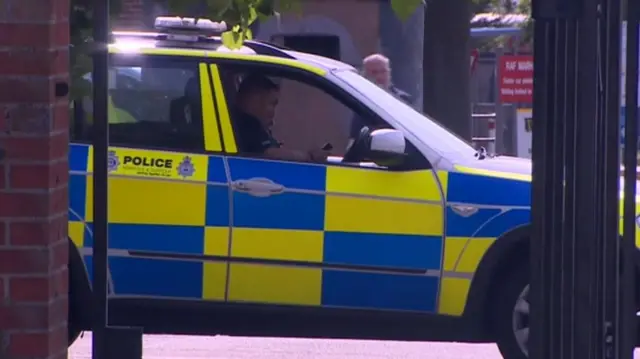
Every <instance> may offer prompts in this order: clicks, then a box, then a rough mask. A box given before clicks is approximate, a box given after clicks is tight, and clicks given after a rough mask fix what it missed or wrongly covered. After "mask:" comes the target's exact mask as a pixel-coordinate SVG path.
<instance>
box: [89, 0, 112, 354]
mask: <svg viewBox="0 0 640 359" xmlns="http://www.w3.org/2000/svg"><path fill="white" fill-rule="evenodd" d="M93 14H94V15H93V41H94V44H95V46H94V53H93V73H92V79H93V196H94V197H93V217H94V222H93V295H94V304H95V307H94V314H95V317H94V322H93V337H92V339H93V346H92V349H93V353H92V354H93V358H94V359H107V358H106V356H107V344H106V342H107V340H106V327H107V324H108V319H107V318H108V298H107V296H108V288H107V286H108V265H107V262H108V253H107V250H108V247H109V245H108V240H109V236H108V226H107V224H108V218H107V213H108V212H107V205H108V204H107V198H108V194H107V191H108V182H107V176H108V170H107V166H108V165H107V160H108V151H109V149H108V146H109V126H108V118H107V113H108V100H107V96H108V94H107V86H108V78H109V69H108V62H109V59H108V50H107V44H108V42H109V0H93Z"/></svg>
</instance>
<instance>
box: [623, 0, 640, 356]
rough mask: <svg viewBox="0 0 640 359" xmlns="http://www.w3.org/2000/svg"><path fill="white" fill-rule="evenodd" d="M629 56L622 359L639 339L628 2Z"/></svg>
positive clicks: (634, 95) (634, 78) (632, 32)
mask: <svg viewBox="0 0 640 359" xmlns="http://www.w3.org/2000/svg"><path fill="white" fill-rule="evenodd" d="M626 10H627V16H626V19H627V43H626V48H627V53H626V70H625V71H626V82H625V90H626V91H625V92H626V98H625V106H626V109H625V117H626V121H625V131H624V150H623V157H624V163H623V164H624V167H625V171H624V205H623V206H624V209H623V241H622V256H623V258H622V263H623V270H622V281H621V284H622V303H621V304H622V305H621V313H620V316H621V322H622V324H621V326H620V329H619V330H620V334H621V335H620V336H621V341H622V343H621V345H620V351H619V353H620V356H619V357H620V358H633V352H634V348H635V343H636V337H637V326H636V323H637V317H636V300H637V298H636V292H637V288H636V269H635V255H634V254H635V253H636V251H637V249H636V226H637V225H636V220H635V217H636V193H637V188H636V178H637V170H636V167H637V166H638V162H637V155H638V55H639V48H638V42H639V41H640V39H639V38H638V31H639V26H640V25H639V22H640V2H639V1H637V0H628V1H627V8H626Z"/></svg>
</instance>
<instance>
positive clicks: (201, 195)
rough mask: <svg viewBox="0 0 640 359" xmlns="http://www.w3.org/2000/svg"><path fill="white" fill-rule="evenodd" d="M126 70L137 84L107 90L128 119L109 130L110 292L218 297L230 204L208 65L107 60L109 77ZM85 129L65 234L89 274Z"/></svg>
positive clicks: (75, 151)
mask: <svg viewBox="0 0 640 359" xmlns="http://www.w3.org/2000/svg"><path fill="white" fill-rule="evenodd" d="M127 69H137V70H138V73H139V74H140V76H139V78H138V79H137V81H138V84H137V86H135V88H133V89H132V88H131V86H130V84H128V85H127V86H126V87H122V86H119V83H118V81H117V80H115V81H111V82H110V85H109V95H110V98H111V101H112V103H113V106H115V107H117V109H118V110H119V111H126V112H128V113H129V114H130V115H131V117H132V118H134V120H135V121H134V122H127V123H119V122H117V121H114V120H113V118H110V126H109V130H110V142H111V146H110V148H109V168H108V170H109V213H108V215H109V227H108V228H109V250H110V252H109V267H110V274H111V279H112V283H113V292H114V295H116V296H127V295H134V296H142V297H146V298H151V299H153V298H158V299H160V298H183V299H211V300H224V296H225V290H226V262H225V260H224V257H226V254H227V246H226V243H227V242H228V237H229V215H228V209H229V199H228V186H227V179H226V174H225V170H224V163H223V160H222V157H221V156H219V155H217V156H216V155H215V152H216V151H217V152H220V150H221V146H220V136H219V134H218V133H217V131H218V130H217V118H216V112H215V110H214V107H213V106H214V103H213V99H212V91H211V81H210V76H209V70H208V66H207V65H206V64H204V63H199V62H198V61H197V60H195V59H181V58H176V59H168V58H166V57H155V56H153V55H149V54H147V55H135V54H127V56H119V55H118V54H114V55H113V56H112V60H111V68H110V71H111V72H118V71H124V70H127ZM112 80H113V77H112ZM76 120H77V119H76ZM82 133H84V134H85V137H82V136H81V135H78V136H76V142H77V143H74V144H73V145H72V146H71V153H70V167H71V170H72V172H71V179H70V231H69V232H70V236H71V237H72V238H73V240H74V242H75V243H76V245H77V246H78V247H82V248H84V253H85V255H86V256H85V258H86V261H87V262H88V263H87V264H88V266H87V267H88V269H89V270H91V268H92V266H91V252H90V248H91V246H92V237H91V223H92V221H93V182H92V180H93V176H92V173H93V167H94V165H93V156H92V147H91V146H90V145H88V144H82V143H81V142H82V141H83V140H86V139H89V138H90V135H91V127H90V126H89V127H88V128H87V131H83V132H82ZM212 139H213V140H212ZM205 151H210V152H213V153H212V154H211V155H207V154H205ZM87 229H88V230H87ZM90 277H91V276H90Z"/></svg>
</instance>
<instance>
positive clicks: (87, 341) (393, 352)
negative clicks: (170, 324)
mask: <svg viewBox="0 0 640 359" xmlns="http://www.w3.org/2000/svg"><path fill="white" fill-rule="evenodd" d="M70 354H71V355H70V359H91V334H85V336H84V337H83V338H82V339H79V340H78V342H76V343H75V344H74V345H73V347H72V348H71V353H70ZM204 358H207V359H285V358H286V359H395V358H402V359H502V357H501V356H500V354H499V353H498V349H496V347H495V346H494V345H468V344H446V343H401V342H379V341H355V340H307V339H280V338H273V339H271V338H236V337H187V336H165V335H155V336H152V335H148V336H145V339H144V359H204Z"/></svg>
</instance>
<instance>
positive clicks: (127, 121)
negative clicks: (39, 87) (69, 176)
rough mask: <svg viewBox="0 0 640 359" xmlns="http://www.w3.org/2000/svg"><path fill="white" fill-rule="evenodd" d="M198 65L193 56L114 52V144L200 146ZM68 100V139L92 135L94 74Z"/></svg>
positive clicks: (111, 116) (186, 148)
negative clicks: (171, 57)
mask: <svg viewBox="0 0 640 359" xmlns="http://www.w3.org/2000/svg"><path fill="white" fill-rule="evenodd" d="M199 72H200V71H199V64H198V62H195V61H188V60H180V59H169V58H162V57H152V56H148V55H138V56H130V55H129V56H126V57H125V56H118V55H114V56H112V59H111V63H110V67H109V81H108V114H107V115H108V122H109V141H110V144H111V145H113V146H123V147H137V148H157V149H169V150H180V151H202V150H203V149H204V135H203V125H202V100H201V91H200V73H199ZM82 80H83V81H82V82H83V83H84V85H85V86H82V87H83V89H82V90H83V93H81V94H80V96H77V97H76V100H74V101H73V102H72V109H71V110H72V131H71V137H72V140H74V141H77V142H90V141H91V139H92V136H93V100H92V95H93V94H92V91H93V89H92V86H93V81H92V76H91V73H87V74H85V75H84V76H83V78H82Z"/></svg>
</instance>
